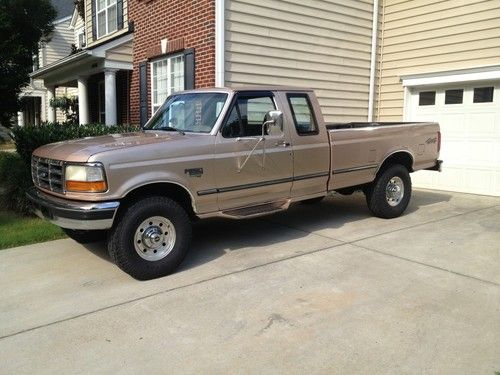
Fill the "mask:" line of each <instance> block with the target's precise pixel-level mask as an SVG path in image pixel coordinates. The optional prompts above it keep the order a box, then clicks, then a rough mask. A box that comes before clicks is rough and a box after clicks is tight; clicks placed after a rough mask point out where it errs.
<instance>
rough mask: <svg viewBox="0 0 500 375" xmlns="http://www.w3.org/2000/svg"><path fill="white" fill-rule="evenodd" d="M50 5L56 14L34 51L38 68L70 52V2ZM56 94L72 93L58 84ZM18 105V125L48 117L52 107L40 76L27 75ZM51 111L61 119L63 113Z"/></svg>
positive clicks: (53, 1)
mask: <svg viewBox="0 0 500 375" xmlns="http://www.w3.org/2000/svg"><path fill="white" fill-rule="evenodd" d="M52 5H53V6H54V8H55V9H56V12H57V18H56V20H55V21H54V31H53V33H52V36H51V40H50V41H49V42H43V41H42V42H41V43H40V48H39V50H38V54H37V55H36V56H35V59H34V60H35V62H34V67H33V68H34V70H37V69H40V68H42V67H44V66H46V65H49V64H52V63H53V62H55V61H57V60H59V59H61V58H63V57H65V56H67V55H69V54H70V52H71V43H72V35H73V33H72V32H71V31H70V30H69V28H68V27H69V23H70V19H71V13H72V12H73V7H74V6H73V3H72V2H69V1H67V0H52ZM57 94H58V95H59V96H66V95H72V94H74V93H73V92H71V89H69V90H68V89H66V88H62V87H61V88H59V89H58V90H57ZM20 98H21V109H20V111H19V112H18V115H17V119H18V125H21V126H22V125H24V124H35V125H38V124H40V123H41V122H43V121H47V120H48V114H49V112H52V108H51V107H50V105H49V99H48V98H47V89H46V87H45V86H44V84H43V80H40V79H31V82H30V84H29V85H27V86H26V87H24V88H23V90H22V92H21V94H20ZM58 112H59V113H57V114H55V115H54V116H57V118H58V120H63V119H64V115H63V114H62V113H61V112H60V111H58Z"/></svg>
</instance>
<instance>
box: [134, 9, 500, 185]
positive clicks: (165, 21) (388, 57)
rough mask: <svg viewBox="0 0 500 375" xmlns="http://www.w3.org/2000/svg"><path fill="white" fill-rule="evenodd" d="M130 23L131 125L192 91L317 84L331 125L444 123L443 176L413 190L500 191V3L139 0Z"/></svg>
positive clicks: (425, 176)
mask: <svg viewBox="0 0 500 375" xmlns="http://www.w3.org/2000/svg"><path fill="white" fill-rule="evenodd" d="M374 10H375V11H374ZM374 16H375V17H374ZM130 18H131V19H132V20H133V21H134V25H135V32H134V38H135V46H134V53H133V55H134V57H133V64H134V70H133V73H132V81H131V119H132V120H133V121H134V122H141V123H144V122H145V121H146V120H147V118H149V117H150V116H151V114H152V113H153V112H154V111H155V109H156V108H158V106H159V105H160V104H161V102H162V101H163V100H164V99H165V97H166V96H167V95H168V94H170V93H171V92H173V91H176V90H180V89H186V88H190V87H193V86H194V87H203V86H211V85H216V86H223V85H226V86H237V85H242V84H252V85H253V84H257V85H258V84H277V85H296V86H308V87H312V88H314V89H315V90H316V93H317V95H318V97H319V101H320V104H321V106H322V109H323V112H324V114H325V117H326V119H327V120H329V121H367V120H368V121H371V120H372V119H374V120H377V121H401V120H403V119H404V120H406V121H424V120H425V121H428V120H432V121H439V122H440V123H441V127H442V158H443V159H444V160H445V163H444V167H443V172H442V173H440V174H437V173H432V172H425V171H424V172H419V173H417V174H416V175H414V185H415V186H420V187H429V188H438V189H443V190H453V191H462V192H470V193H479V194H490V195H500V28H499V27H498V25H499V22H500V2H498V1H478V0H471V1H468V2H462V1H453V0H449V1H439V2H434V1H426V0H419V1H406V2H405V1H400V0H380V1H379V0H366V1H365V0H358V1H345V0H331V1H321V0H309V1H300V0H199V1H196V2H194V1H170V2H165V1H161V0H149V1H140V0H136V1H131V5H130ZM182 83H184V85H183V84H182Z"/></svg>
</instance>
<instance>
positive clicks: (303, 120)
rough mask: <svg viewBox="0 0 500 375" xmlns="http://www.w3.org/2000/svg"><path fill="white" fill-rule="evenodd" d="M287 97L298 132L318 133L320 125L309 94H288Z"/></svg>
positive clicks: (301, 133)
mask: <svg viewBox="0 0 500 375" xmlns="http://www.w3.org/2000/svg"><path fill="white" fill-rule="evenodd" d="M287 98H288V104H290V109H291V111H292V116H293V122H294V124H295V129H296V130H297V133H298V134H299V135H311V134H318V125H317V124H316V119H315V118H314V115H313V111H312V108H311V103H310V102H309V98H308V97H307V95H305V94H288V95H287Z"/></svg>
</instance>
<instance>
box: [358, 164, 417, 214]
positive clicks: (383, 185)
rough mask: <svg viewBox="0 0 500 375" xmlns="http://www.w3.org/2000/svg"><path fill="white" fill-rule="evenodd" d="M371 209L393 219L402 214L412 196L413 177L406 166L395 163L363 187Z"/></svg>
mask: <svg viewBox="0 0 500 375" xmlns="http://www.w3.org/2000/svg"><path fill="white" fill-rule="evenodd" d="M363 191H364V193H365V195H366V203H367V204H368V208H369V209H370V211H371V212H372V213H373V214H374V215H375V216H377V217H380V218H383V219H392V218H395V217H398V216H400V215H401V214H402V213H403V212H404V211H405V210H406V207H408V203H410V198H411V178H410V174H409V172H408V169H406V167H404V166H402V165H400V164H394V165H391V166H390V167H388V168H387V169H386V170H385V171H383V172H382V173H381V174H379V175H378V176H377V178H376V179H375V181H374V182H373V183H372V184H371V185H369V186H366V187H365V188H364V189H363Z"/></svg>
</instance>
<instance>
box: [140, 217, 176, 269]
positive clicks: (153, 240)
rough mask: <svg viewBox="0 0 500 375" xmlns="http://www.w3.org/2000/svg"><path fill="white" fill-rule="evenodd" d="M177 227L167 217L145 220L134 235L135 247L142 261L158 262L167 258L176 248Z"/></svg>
mask: <svg viewBox="0 0 500 375" xmlns="http://www.w3.org/2000/svg"><path fill="white" fill-rule="evenodd" d="M175 238H176V233H175V227H174V224H172V222H171V221H170V220H168V219H167V218H166V217H163V216H152V217H150V218H147V219H146V220H144V221H143V222H142V223H141V224H140V225H139V226H138V227H137V229H136V231H135V234H134V247H135V251H136V252H137V254H139V256H140V257H141V258H142V259H145V260H148V261H150V262H156V261H158V260H160V259H163V258H165V257H166V256H167V255H168V254H170V252H171V251H172V250H173V248H174V246H175Z"/></svg>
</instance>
